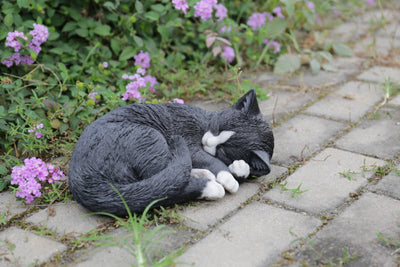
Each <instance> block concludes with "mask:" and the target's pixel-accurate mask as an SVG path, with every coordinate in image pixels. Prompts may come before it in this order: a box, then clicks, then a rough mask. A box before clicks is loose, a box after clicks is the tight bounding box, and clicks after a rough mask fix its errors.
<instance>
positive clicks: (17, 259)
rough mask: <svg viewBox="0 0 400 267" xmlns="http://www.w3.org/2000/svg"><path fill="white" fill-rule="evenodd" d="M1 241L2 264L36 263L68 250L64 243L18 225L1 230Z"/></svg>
mask: <svg viewBox="0 0 400 267" xmlns="http://www.w3.org/2000/svg"><path fill="white" fill-rule="evenodd" d="M0 241H1V242H0V266H29V265H36V264H40V263H42V262H45V261H48V260H50V258H51V257H53V256H54V255H56V254H57V253H61V252H63V251H65V250H66V246H65V245H64V244H62V243H59V242H56V241H53V240H51V239H49V238H47V237H42V236H39V235H37V234H33V233H31V232H29V231H25V230H22V229H19V228H17V227H10V228H8V229H6V230H4V231H2V232H0Z"/></svg>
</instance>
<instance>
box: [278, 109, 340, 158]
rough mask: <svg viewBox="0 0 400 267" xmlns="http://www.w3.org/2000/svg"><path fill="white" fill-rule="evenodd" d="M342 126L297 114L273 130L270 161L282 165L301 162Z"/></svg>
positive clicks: (337, 123)
mask: <svg viewBox="0 0 400 267" xmlns="http://www.w3.org/2000/svg"><path fill="white" fill-rule="evenodd" d="M344 127H345V124H344V123H340V122H335V121H330V120H325V119H321V118H317V117H313V116H306V115H297V116H296V117H294V118H292V119H290V120H288V121H287V122H285V123H283V124H282V125H280V126H278V127H276V128H275V129H274V130H273V131H274V136H275V152H274V156H273V158H272V161H273V162H278V163H280V164H281V165H283V166H290V165H292V164H294V163H296V162H302V161H303V160H304V159H305V158H307V157H309V156H310V155H311V154H312V153H314V152H316V151H318V150H319V149H320V148H321V146H322V145H323V144H324V143H327V142H328V141H329V140H330V139H331V138H333V137H334V136H335V135H336V134H337V133H338V132H339V131H340V130H341V129H343V128H344Z"/></svg>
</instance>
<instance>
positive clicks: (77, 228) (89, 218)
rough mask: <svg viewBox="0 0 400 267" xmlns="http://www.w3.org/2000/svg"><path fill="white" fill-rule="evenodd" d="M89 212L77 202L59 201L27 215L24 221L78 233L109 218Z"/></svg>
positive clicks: (69, 232) (67, 232) (63, 232)
mask: <svg viewBox="0 0 400 267" xmlns="http://www.w3.org/2000/svg"><path fill="white" fill-rule="evenodd" d="M49 209H50V210H49ZM89 213H90V212H89V211H88V210H87V209H85V208H84V207H82V206H81V205H79V204H78V203H77V202H75V201H69V202H68V203H67V204H65V203H59V204H56V205H53V206H50V207H49V208H46V209H44V210H41V211H39V212H38V213H35V214H33V215H32V216H30V217H28V218H27V219H26V221H27V222H29V223H33V224H35V225H37V226H39V227H42V226H43V227H45V228H47V229H50V230H52V231H54V232H57V233H59V234H62V235H64V234H71V233H72V234H76V235H79V234H81V233H86V232H89V231H90V230H93V229H94V228H96V227H97V226H98V225H100V224H103V223H105V222H106V221H109V220H111V219H110V218H108V217H106V216H99V215H89Z"/></svg>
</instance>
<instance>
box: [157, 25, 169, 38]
mask: <svg viewBox="0 0 400 267" xmlns="http://www.w3.org/2000/svg"><path fill="white" fill-rule="evenodd" d="M169 29H170V28H169V27H167V26H163V25H159V26H158V27H157V31H158V32H159V33H160V34H161V37H162V39H163V41H166V40H168V39H169Z"/></svg>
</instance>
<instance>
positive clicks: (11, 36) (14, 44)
mask: <svg viewBox="0 0 400 267" xmlns="http://www.w3.org/2000/svg"><path fill="white" fill-rule="evenodd" d="M17 37H19V38H22V39H25V40H28V37H26V36H25V35H24V33H23V32H19V31H14V32H9V33H8V35H7V38H6V46H8V47H11V48H14V52H18V51H19V50H20V49H21V48H22V45H21V44H20V43H19V41H18V39H17Z"/></svg>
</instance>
